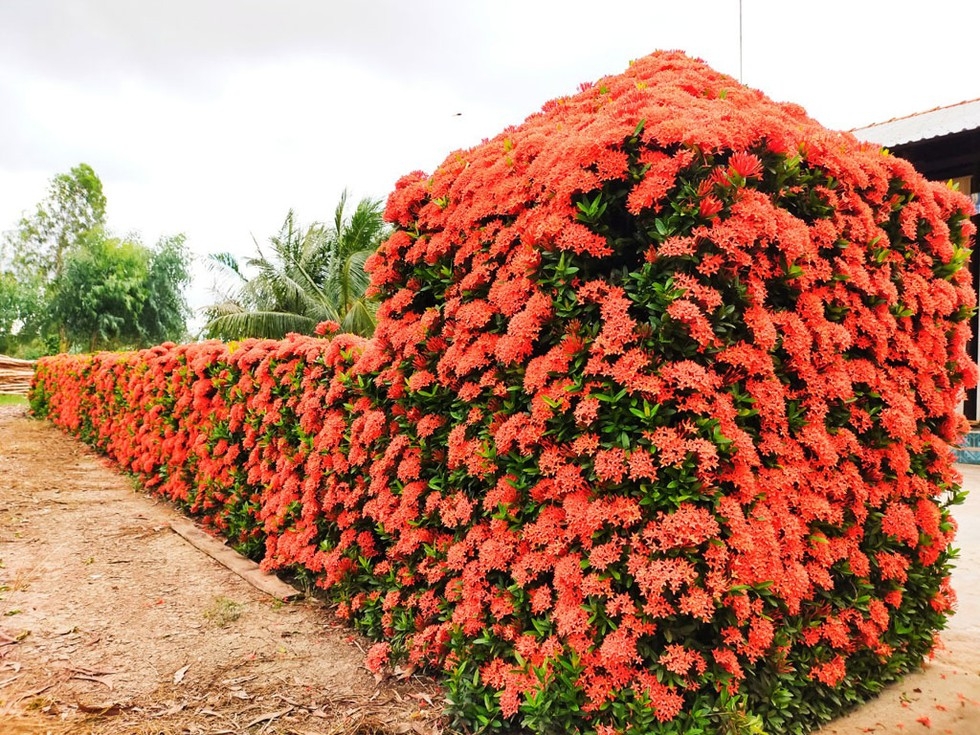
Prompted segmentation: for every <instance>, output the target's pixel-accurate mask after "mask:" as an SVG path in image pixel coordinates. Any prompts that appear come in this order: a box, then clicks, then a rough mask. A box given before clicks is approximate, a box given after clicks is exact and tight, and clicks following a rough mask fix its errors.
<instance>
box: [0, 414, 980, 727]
mask: <svg viewBox="0 0 980 735" xmlns="http://www.w3.org/2000/svg"><path fill="white" fill-rule="evenodd" d="M962 469H963V472H964V475H965V483H966V485H967V487H969V488H971V489H972V490H973V491H974V492H973V494H972V496H971V498H970V499H969V500H968V501H967V504H966V505H965V506H963V507H962V508H960V509H959V511H958V513H957V514H956V517H957V520H958V522H959V524H960V533H959V537H958V544H959V546H960V548H961V550H962V551H961V558H960V562H959V568H958V569H957V572H956V575H955V577H954V582H955V586H956V588H957V591H958V594H959V598H960V603H959V612H958V613H957V615H956V616H955V617H954V618H953V620H952V623H951V626H950V628H949V630H947V631H946V632H945V634H944V635H943V640H944V643H945V646H946V648H945V650H943V651H940V652H939V653H938V654H937V655H936V657H935V659H934V660H933V661H931V662H930V663H929V664H927V666H926V667H925V669H924V670H923V671H921V672H918V673H916V674H913V675H912V676H909V677H907V678H906V680H905V681H904V682H902V683H901V684H900V685H898V686H894V687H891V688H889V689H888V690H886V691H885V692H884V693H883V694H882V695H881V696H880V697H879V698H878V699H876V700H875V701H873V702H871V703H869V704H867V705H865V706H864V707H862V708H861V709H860V710H858V711H856V712H854V713H852V714H851V715H850V716H848V717H845V718H843V719H841V720H838V721H836V722H834V723H832V724H831V725H829V726H827V727H826V728H824V729H823V730H822V731H821V732H820V735H867V734H868V733H874V734H875V735H909V734H910V733H911V734H912V735H916V734H917V733H921V735H929V734H931V733H942V735H976V734H977V733H980V467H972V466H964V467H962ZM175 516H176V513H175V511H173V510H172V509H171V508H170V507H169V506H167V505H166V504H164V503H159V502H157V501H155V500H153V499H152V498H149V497H147V496H145V495H142V494H140V493H134V492H133V488H132V487H131V485H130V483H129V482H128V480H126V479H125V478H124V477H123V476H121V475H119V474H118V473H116V472H113V471H111V469H110V468H109V465H108V464H107V463H105V462H104V460H102V459H100V458H99V457H98V456H97V455H95V454H94V453H92V452H90V451H89V450H88V449H86V448H85V447H84V446H83V445H81V444H80V443H79V442H76V441H74V440H72V439H69V438H67V437H65V436H64V435H63V434H62V433H61V432H60V431H58V430H57V429H55V428H53V427H52V426H50V425H48V424H46V423H43V422H39V421H34V420H31V419H29V418H27V417H26V416H25V415H24V412H23V409H20V408H11V407H0V735H7V734H8V733H28V732H31V733H35V732H52V733H79V734H87V733H92V734H93V735H109V734H119V735H122V734H123V733H126V734H131V733H133V734H138V733H142V734H144V735H151V734H152V735H170V734H171V733H173V734H175V735H176V734H177V733H181V734H184V733H186V734H187V735H192V734H195V733H209V734H210V735H220V734H228V735H230V734H231V733H235V734H236V735H237V734H238V733H269V734H274V733H283V734H286V733H290V734H294V735H302V734H309V735H313V734H314V733H315V734H317V735H340V734H341V733H345V734H357V733H360V734H361V735H369V734H376V733H377V734H380V733H413V732H417V733H438V732H439V730H440V727H439V720H438V718H437V711H438V710H439V708H440V701H439V700H440V698H441V695H439V693H438V690H437V688H436V687H435V686H434V685H433V684H432V683H431V682H424V681H420V680H415V679H413V680H410V681H408V682H404V683H400V684H398V685H397V686H394V685H393V684H392V682H382V683H380V684H379V683H377V682H375V680H374V678H373V677H372V676H371V675H369V674H368V673H367V671H365V670H364V668H363V667H362V660H363V654H362V651H361V648H362V647H363V646H364V641H362V640H360V639H357V638H355V637H354V636H352V635H351V634H350V632H349V631H347V630H345V629H343V628H341V627H338V626H337V625H336V624H335V623H334V622H333V621H332V618H331V616H330V615H329V613H328V611H326V610H325V609H324V608H323V607H322V606H320V605H318V604H316V603H315V602H300V603H285V604H282V603H278V602H276V601H275V600H273V599H272V598H270V597H268V596H266V595H265V594H263V593H261V592H258V591H257V590H255V589H254V588H252V587H251V586H249V585H248V584H246V583H245V582H244V581H242V580H241V579H240V578H239V577H237V576H235V575H234V574H233V573H231V572H230V571H228V570H227V569H225V568H224V567H222V566H221V565H219V564H218V563H217V562H215V561H213V560H212V559H211V558H210V557H208V556H206V555H205V554H203V553H202V552H200V551H198V550H197V549H195V548H194V547H192V546H191V545H189V544H188V543H187V542H185V541H184V540H183V539H182V538H180V537H179V536H177V535H176V534H175V533H173V532H172V531H171V530H170V528H169V526H168V522H169V521H170V520H171V519H172V518H174V517H175ZM430 701H431V702H433V703H434V706H433V705H430V704H429V702H430Z"/></svg>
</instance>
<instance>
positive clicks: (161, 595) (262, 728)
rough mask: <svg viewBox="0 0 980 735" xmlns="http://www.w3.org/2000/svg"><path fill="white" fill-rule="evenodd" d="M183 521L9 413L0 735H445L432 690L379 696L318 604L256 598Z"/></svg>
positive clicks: (102, 465) (2, 514)
mask: <svg viewBox="0 0 980 735" xmlns="http://www.w3.org/2000/svg"><path fill="white" fill-rule="evenodd" d="M175 515H176V512H175V511H174V510H172V509H171V508H170V507H169V506H167V505H166V504H164V503H161V502H157V501H155V500H154V499H152V498H149V497H147V496H145V495H143V494H140V493H135V492H133V488H132V486H131V484H130V483H129V481H128V480H127V479H126V478H125V477H123V476H122V475H120V474H118V473H116V472H113V471H111V470H110V469H109V465H108V464H107V463H106V462H105V461H104V460H102V459H101V458H99V457H98V456H97V455H96V454H94V453H93V452H91V451H89V450H88V449H87V448H85V447H84V446H83V445H82V444H81V443H79V442H77V441H74V440H72V439H69V438H68V437H66V436H64V435H63V434H62V433H61V432H60V431H59V430H57V429H55V428H53V427H52V426H50V425H49V424H46V423H44V422H40V421H35V420H32V419H29V418H27V417H26V416H25V415H24V411H23V409H22V408H12V407H0V733H4V734H6V733H11V732H48V731H50V732H58V733H62V732H70V733H73V734H75V733H79V734H82V733H93V734H95V733H98V734H100V735H102V734H109V733H120V734H121V733H147V734H149V733H153V734H154V735H157V734H158V733H160V734H169V733H212V734H214V735H217V733H236V734H237V733H265V734H271V733H296V734H299V733H311V734H312V733H317V734H321V733H329V734H333V733H337V734H340V733H388V732H390V733H412V732H418V733H434V732H438V721H437V719H436V713H437V711H438V709H439V705H440V702H439V701H438V700H439V699H440V698H441V697H440V695H439V694H438V691H437V689H436V688H435V687H434V686H433V685H432V684H431V683H430V682H420V681H417V680H413V681H409V682H405V683H401V684H399V685H398V687H397V688H395V687H392V686H391V685H390V684H389V683H388V682H385V683H381V684H379V683H377V682H376V681H375V679H374V677H373V676H372V675H370V674H369V673H368V672H367V671H366V670H365V669H364V668H363V666H362V662H363V653H362V650H361V649H362V648H363V646H364V644H365V642H364V641H363V640H359V639H357V638H355V637H354V636H352V635H351V633H350V631H348V630H346V629H344V628H341V627H339V626H337V625H336V624H335V623H334V622H333V619H332V616H331V615H330V614H329V612H328V611H327V610H325V609H324V608H323V606H322V605H319V604H317V603H316V602H298V603H297V602H290V603H279V602H277V601H276V600H274V599H273V598H271V597H269V596H267V595H265V594H263V593H261V592H259V591H257V590H256V589H254V588H253V587H251V586H250V585H248V584H247V583H246V582H244V581H243V580H242V579H240V578H239V577H237V576H236V575H235V574H233V573H231V572H230V571H228V570H227V569H226V568H225V567H223V566H221V565H220V564H218V563H217V562H215V561H214V560H212V559H211V558H210V557H208V556H206V555H205V554H203V553H202V552H201V551H199V550H198V549H196V548H194V547H193V546H191V545H190V544H188V543H187V542H186V541H184V540H183V539H182V538H181V537H180V536H178V535H177V534H175V533H174V532H173V531H172V530H171V529H170V527H169V525H168V522H169V520H170V519H171V518H173V517H175ZM433 697H434V698H435V706H430V705H429V703H428V701H427V699H432V698H433Z"/></svg>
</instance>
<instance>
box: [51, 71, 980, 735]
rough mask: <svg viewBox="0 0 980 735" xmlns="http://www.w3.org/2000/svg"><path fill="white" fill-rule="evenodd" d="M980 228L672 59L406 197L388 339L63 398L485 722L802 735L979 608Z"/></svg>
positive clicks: (152, 475) (132, 361)
mask: <svg viewBox="0 0 980 735" xmlns="http://www.w3.org/2000/svg"><path fill="white" fill-rule="evenodd" d="M970 211H971V209H970V203H969V201H968V200H967V199H966V198H965V197H963V196H962V195H960V194H958V193H956V192H954V191H952V190H950V189H949V188H947V187H945V186H940V185H937V184H932V183H928V182H926V181H925V180H924V179H923V178H922V177H921V176H920V175H918V174H917V173H916V172H915V171H914V170H913V169H912V167H911V166H910V165H909V164H908V163H906V162H905V161H902V160H900V159H896V158H894V157H892V156H890V155H888V154H887V152H885V151H882V150H880V149H879V148H877V147H874V146H870V145H865V144H861V143H859V142H858V141H856V140H855V139H854V138H853V137H851V136H848V135H844V134H839V133H833V132H829V131H826V130H824V129H823V128H821V127H820V126H819V125H818V124H817V123H815V122H814V121H812V120H810V119H809V118H808V117H806V115H805V114H804V113H803V111H802V110H800V109H799V108H797V107H794V106H792V105H779V104H775V103H773V102H771V101H770V100H768V99H767V98H765V97H764V96H763V95H762V94H760V93H759V92H756V91H753V90H750V89H747V88H744V87H741V86H740V85H738V84H737V83H736V82H734V81H733V80H732V79H731V78H729V77H726V76H723V75H721V74H718V73H716V72H714V71H712V70H711V69H709V68H707V67H706V66H704V65H703V64H702V63H700V62H697V61H693V60H691V59H688V58H687V57H685V56H683V55H681V54H677V53H659V54H654V55H653V56H650V57H647V58H645V59H641V60H639V61H637V62H635V63H634V64H633V65H632V66H631V67H630V69H629V70H628V71H627V72H626V73H624V74H622V75H620V76H616V77H608V78H605V79H603V80H601V81H600V82H598V83H597V84H595V85H583V88H582V90H581V91H580V93H579V94H577V95H575V96H573V97H568V98H562V99H559V100H556V101H553V102H551V103H548V104H547V105H546V106H545V107H544V109H543V110H542V112H540V113H538V114H536V115H533V116H532V117H530V118H528V120H527V121H526V122H525V123H524V124H523V125H521V126H519V127H515V128H511V129H508V130H507V131H505V132H504V133H502V134H501V135H499V136H498V137H496V138H494V139H493V140H491V141H488V142H485V143H484V144H483V145H480V146H478V147H476V148H473V149H471V150H468V151H460V152H457V153H454V154H452V155H450V156H449V157H448V158H447V159H446V161H445V162H444V163H443V164H442V166H440V167H439V168H438V169H437V170H436V171H435V173H434V174H432V175H431V176H426V175H425V174H421V173H416V174H411V175H409V176H406V177H404V178H403V179H402V180H401V181H400V182H399V183H398V185H397V188H396V190H395V191H394V193H393V194H392V195H391V197H390V199H389V202H388V207H387V212H386V214H387V217H388V219H389V220H390V221H391V222H393V223H394V224H395V226H396V231H395V233H394V235H393V236H392V237H391V238H390V239H389V240H388V241H387V242H386V243H385V244H384V245H383V246H382V248H381V249H380V250H379V252H378V254H377V255H376V256H375V257H373V258H372V260H371V261H370V263H369V269H370V270H371V272H372V283H373V288H374V289H375V291H376V292H377V293H378V294H379V295H380V297H381V298H382V305H381V308H380V311H379V322H378V329H377V333H376V336H375V337H374V338H373V339H372V340H370V341H363V340H360V339H356V338H351V337H348V336H337V337H334V338H333V339H332V340H329V341H327V340H320V339H315V338H303V337H291V338H289V339H287V340H285V341H283V342H265V341H249V342H245V343H242V344H241V345H238V346H234V345H233V346H225V345H222V344H219V343H203V344H197V345H188V346H181V347H176V346H173V345H164V346H162V347H159V348H155V349H152V350H145V351H142V352H138V353H131V354H118V355H110V354H100V355H95V356H58V357H54V358H48V359H45V360H42V361H41V363H40V365H39V367H38V371H37V377H36V384H35V387H34V392H33V397H32V401H33V404H32V405H33V406H34V409H35V411H36V412H38V413H40V414H47V415H48V416H49V417H50V418H52V419H53V420H54V421H56V422H57V423H59V424H61V425H63V426H65V427H66V428H68V429H69V430H71V431H74V432H75V433H78V434H80V435H81V436H82V437H84V438H86V439H87V440H89V441H91V442H92V443H94V444H96V445H97V446H98V447H100V448H101V449H103V450H104V451H106V452H107V453H108V454H109V455H110V456H112V457H114V458H115V459H116V460H117V461H118V462H119V463H120V464H121V465H122V466H123V467H124V468H126V469H128V470H130V471H133V472H135V473H137V474H138V475H139V476H140V477H142V478H143V479H144V482H145V483H146V484H147V485H148V486H150V487H153V488H154V489H156V490H157V491H158V492H160V493H163V494H165V495H167V496H169V497H171V498H174V499H175V500H177V501H178V502H180V503H182V504H184V505H186V506H187V508H188V509H189V510H191V511H192V512H196V513H200V514H202V515H203V516H204V517H205V518H206V520H207V521H208V522H209V523H211V524H212V525H213V526H215V527H216V528H219V529H221V530H222V531H223V532H225V533H227V534H228V535H229V536H231V537H232V538H233V539H234V540H235V541H236V542H237V543H238V544H239V545H240V546H242V547H243V548H245V549H246V550H247V551H248V552H249V553H251V554H253V555H254V556H255V557H257V558H261V559H262V563H263V565H264V566H265V567H266V568H269V569H284V570H285V569H288V570H293V571H297V570H300V571H301V572H302V573H304V574H308V575H310V576H311V577H312V578H313V579H315V581H316V583H317V584H318V585H319V586H320V587H322V588H323V589H324V590H325V592H326V594H327V595H329V596H330V598H331V599H333V600H334V601H335V602H337V603H338V605H339V611H340V614H341V615H342V616H343V617H345V618H347V619H349V620H350V621H351V622H352V623H353V624H354V625H356V626H357V627H358V628H360V629H361V630H362V631H364V632H365V633H367V634H368V635H370V636H373V637H375V638H377V639H378V640H379V641H380V642H379V643H378V644H377V645H376V646H375V647H374V648H372V649H371V651H370V652H369V656H368V663H369V665H370V666H372V667H381V666H384V665H385V664H386V663H388V662H389V661H394V660H396V659H397V660H403V661H407V662H408V664H409V665H419V666H422V665H424V666H428V667H435V668H441V669H443V670H444V671H445V673H446V677H447V682H448V690H449V697H450V700H451V703H452V704H451V707H450V711H451V713H452V715H453V717H454V718H455V720H456V722H457V724H459V725H462V726H465V727H471V728H477V729H481V728H483V729H500V728H503V729H513V728H518V727H520V728H524V729H526V730H527V731H529V732H538V733H546V732H565V731H580V732H597V733H600V734H602V735H606V734H607V733H613V732H627V731H629V732H633V733H709V732H710V733H713V732H728V731H737V730H739V729H747V730H751V729H753V728H758V727H759V726H764V727H765V728H766V729H767V730H768V731H769V732H772V733H800V732H805V731H806V730H808V729H809V728H810V727H812V726H814V725H815V724H818V723H819V722H821V721H824V720H827V719H829V718H830V717H832V716H833V715H835V714H837V713H839V712H840V711H842V710H844V709H846V708H847V707H849V706H851V705H853V704H854V703H856V702H859V701H862V700H864V699H866V698H868V697H869V696H872V695H873V694H875V693H876V692H877V691H879V690H880V689H881V688H882V686H883V685H884V684H886V683H888V682H890V681H893V680H895V679H896V678H897V677H899V676H901V675H902V674H903V673H904V672H906V671H908V670H909V669H911V668H913V667H915V666H917V665H918V664H919V663H920V662H921V661H922V659H923V657H924V656H925V655H926V654H927V653H929V651H930V650H931V649H932V647H933V645H934V641H935V635H936V633H937V631H938V630H940V629H941V628H942V627H943V625H944V622H945V620H946V617H947V615H948V614H949V612H950V610H951V606H952V604H953V600H954V598H953V593H952V591H951V590H950V588H949V571H950V561H951V559H952V557H953V555H954V554H953V551H952V549H951V547H950V542H951V540H952V536H953V532H954V528H955V526H954V523H953V520H952V519H951V517H950V514H949V506H950V505H952V504H954V503H955V502H957V501H959V500H960V499H961V492H960V489H959V476H958V474H957V472H956V470H955V468H954V466H953V459H952V454H951V447H952V446H953V445H954V444H956V443H957V442H958V441H959V439H960V437H961V435H962V432H963V430H964V421H963V419H962V418H961V417H960V416H959V415H958V412H957V404H958V402H959V401H960V400H961V398H962V395H963V390H964V388H965V387H969V386H972V385H973V384H974V383H975V381H976V370H975V366H974V365H973V364H972V363H971V361H970V360H969V359H968V358H967V357H966V353H965V344H966V341H967V338H968V336H969V326H968V317H969V315H970V314H971V312H972V309H973V306H974V303H975V295H974V294H973V292H972V290H971V288H970V286H969V284H968V276H967V274H966V272H965V271H964V270H962V269H961V266H962V265H963V264H964V262H965V260H966V258H967V257H968V252H969V251H968V250H967V248H968V246H969V240H970V238H971V237H972V235H973V228H972V225H971V224H970V221H969V213H970Z"/></svg>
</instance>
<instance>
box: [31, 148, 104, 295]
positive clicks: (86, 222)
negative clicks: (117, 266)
mask: <svg viewBox="0 0 980 735" xmlns="http://www.w3.org/2000/svg"><path fill="white" fill-rule="evenodd" d="M105 207H106V198H105V195H104V194H103V193H102V181H101V180H100V179H99V177H98V176H97V175H96V173H95V171H93V170H92V167H91V166H89V165H88V164H87V163H80V164H79V165H77V166H75V167H74V168H73V169H72V170H71V171H70V172H69V173H67V174H58V175H57V176H55V177H54V178H53V179H52V180H51V183H50V184H49V186H48V195H47V197H46V198H45V199H43V200H42V201H41V202H40V203H39V204H38V205H37V208H36V209H35V211H34V213H33V214H32V215H30V216H27V215H25V216H24V217H22V218H21V220H20V223H19V224H18V226H17V229H16V230H15V231H14V233H13V236H12V249H13V253H14V263H15V265H16V266H17V267H18V268H20V269H25V270H27V271H29V272H34V273H40V274H41V275H42V276H43V277H44V280H45V282H47V283H50V282H52V281H55V280H57V278H58V277H59V276H60V275H61V271H62V269H63V267H64V262H65V254H66V253H67V252H68V251H69V250H70V249H71V248H72V247H73V246H75V245H77V244H78V243H79V242H81V239H82V238H83V237H84V236H85V234H86V233H87V232H88V231H89V230H92V229H93V228H96V227H101V226H102V225H104V224H105Z"/></svg>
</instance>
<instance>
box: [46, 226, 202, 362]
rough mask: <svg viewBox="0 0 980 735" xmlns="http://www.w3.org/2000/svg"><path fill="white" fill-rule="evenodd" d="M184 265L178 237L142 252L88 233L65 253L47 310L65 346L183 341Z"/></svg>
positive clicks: (135, 244)
mask: <svg viewBox="0 0 980 735" xmlns="http://www.w3.org/2000/svg"><path fill="white" fill-rule="evenodd" d="M187 265H188V257H187V254H186V251H185V250H184V243H183V237H182V236H178V237H172V238H166V239H164V240H161V242H160V243H158V245H157V246H156V248H147V247H145V246H144V245H142V244H141V243H140V242H139V241H138V240H137V239H135V238H130V239H119V238H114V237H109V236H107V235H106V234H105V232H104V231H103V230H101V229H94V230H90V231H89V232H88V233H87V234H86V236H85V237H84V238H83V239H82V241H81V243H79V244H77V245H76V246H75V247H73V248H72V249H71V250H69V251H68V253H67V254H66V257H65V261H64V267H63V271H62V274H61V276H60V277H59V279H58V280H57V281H56V282H55V288H54V289H53V296H52V299H51V302H50V307H49V308H50V312H51V316H52V318H53V319H54V320H55V321H56V322H57V323H58V324H59V325H61V328H62V330H63V332H64V335H65V340H66V342H67V347H68V348H69V349H72V350H87V351H90V352H94V351H95V350H99V349H121V348H132V347H146V346H149V345H151V344H155V343H157V342H163V341H166V340H172V339H180V338H181V337H183V335H184V332H185V331H186V316H187V312H188V310H187V305H186V302H185V301H184V298H183V295H182V289H183V287H184V285H186V283H187V281H188V271H187Z"/></svg>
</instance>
